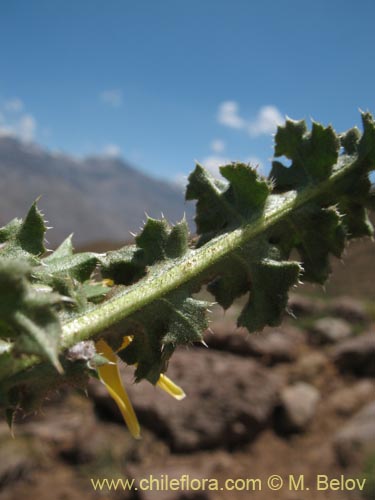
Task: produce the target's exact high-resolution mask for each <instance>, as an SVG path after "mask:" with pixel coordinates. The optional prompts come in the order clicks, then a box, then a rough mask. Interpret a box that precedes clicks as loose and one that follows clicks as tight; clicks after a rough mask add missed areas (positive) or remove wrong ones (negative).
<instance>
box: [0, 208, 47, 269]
mask: <svg viewBox="0 0 375 500" xmlns="http://www.w3.org/2000/svg"><path fill="white" fill-rule="evenodd" d="M46 229H47V228H46V225H45V222H44V219H43V216H42V214H41V212H40V211H39V209H38V208H37V205H36V202H34V203H33V205H32V206H31V208H30V210H29V212H28V214H27V216H26V218H25V220H24V221H22V220H21V219H13V220H12V221H11V222H10V223H9V224H7V225H6V226H5V227H3V228H1V229H0V243H3V245H2V247H1V250H0V256H1V257H10V258H23V259H26V260H28V261H29V262H30V263H36V262H38V260H37V258H36V257H38V256H41V255H42V254H43V253H44V252H45V247H44V234H45V232H46Z"/></svg>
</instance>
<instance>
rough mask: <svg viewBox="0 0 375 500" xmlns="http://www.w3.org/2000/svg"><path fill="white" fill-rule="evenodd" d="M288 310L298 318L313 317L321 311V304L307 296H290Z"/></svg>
mask: <svg viewBox="0 0 375 500" xmlns="http://www.w3.org/2000/svg"><path fill="white" fill-rule="evenodd" d="M288 309H289V310H290V311H291V312H292V314H294V316H296V317H297V318H299V317H301V316H313V315H314V314H317V313H318V312H319V311H320V310H321V304H320V303H319V302H318V301H316V300H314V299H311V298H309V297H306V296H305V295H297V294H290V297H289V300H288Z"/></svg>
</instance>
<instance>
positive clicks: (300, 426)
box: [275, 382, 320, 433]
mask: <svg viewBox="0 0 375 500" xmlns="http://www.w3.org/2000/svg"><path fill="white" fill-rule="evenodd" d="M319 399H320V394H319V391H318V390H317V389H316V388H315V387H313V386H312V385H310V384H306V383H305V382H299V383H297V384H294V385H291V386H288V387H285V388H284V389H283V390H282V391H281V395H280V406H279V408H278V410H277V412H276V419H277V420H276V423H275V424H276V428H277V430H278V431H279V432H281V433H290V432H301V431H304V430H305V429H306V428H307V426H308V424H309V423H310V421H311V420H312V418H313V417H314V415H315V411H316V406H317V403H318V401H319Z"/></svg>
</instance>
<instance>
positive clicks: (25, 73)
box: [0, 0, 375, 180]
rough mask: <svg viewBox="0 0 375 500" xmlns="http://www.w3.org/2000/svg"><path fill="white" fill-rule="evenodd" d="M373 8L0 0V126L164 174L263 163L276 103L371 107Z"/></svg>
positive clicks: (314, 112)
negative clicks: (232, 163) (197, 165)
mask: <svg viewBox="0 0 375 500" xmlns="http://www.w3.org/2000/svg"><path fill="white" fill-rule="evenodd" d="M374 19H375V2H374V1H373V0H361V1H357V2H352V1H351V0H350V1H349V0H341V1H336V0H325V1H322V0H315V1H314V2H311V1H303V0H298V1H295V0H289V1H283V0H278V1H270V0H262V1H251V0H231V1H224V0H189V1H187V0H185V1H179V0H137V1H135V0H133V1H128V0H122V1H121V0H102V1H98V0H76V1H72V0H29V1H27V0H13V1H6V0H1V1H0V52H1V72H0V131H2V133H3V134H4V133H11V134H16V135H18V136H20V137H21V138H23V140H25V141H30V140H31V141H35V142H36V143H39V144H41V145H43V146H45V147H47V148H49V149H50V150H54V151H55V150H58V151H64V152H65V153H69V154H73V155H77V156H84V155H91V154H107V155H113V156H115V155H118V154H120V155H121V156H123V157H124V158H125V159H127V160H128V161H130V162H131V163H133V164H134V165H136V166H139V167H140V168H141V169H143V170H144V171H146V172H148V173H150V174H152V175H154V176H157V177H164V178H169V179H170V180H173V179H178V178H180V176H182V175H184V174H185V175H186V174H188V172H189V171H190V170H191V169H192V168H193V167H194V161H195V160H198V161H201V162H203V163H205V164H206V165H207V166H208V167H210V168H211V169H212V170H214V169H215V168H216V165H217V163H220V162H225V161H227V160H242V161H253V162H255V163H260V164H261V166H262V168H263V170H264V171H265V172H266V171H267V169H268V168H269V159H270V157H271V156H272V133H273V132H274V130H275V126H276V125H275V124H276V123H277V122H279V121H280V120H282V119H283V117H284V116H285V115H288V116H290V117H292V118H296V119H300V118H306V119H310V118H313V119H315V120H317V121H321V122H323V123H325V124H328V123H332V124H333V125H334V127H335V128H336V129H337V130H338V131H342V130H345V129H347V128H349V127H351V126H353V125H354V124H357V125H360V119H359V113H358V108H362V109H369V110H370V111H372V112H375V94H374V90H375V64H374V56H373V50H374V47H375V30H374Z"/></svg>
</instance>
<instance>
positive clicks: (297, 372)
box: [290, 352, 329, 382]
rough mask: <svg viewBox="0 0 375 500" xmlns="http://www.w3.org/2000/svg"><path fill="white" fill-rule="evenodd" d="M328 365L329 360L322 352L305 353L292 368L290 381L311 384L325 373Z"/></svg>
mask: <svg viewBox="0 0 375 500" xmlns="http://www.w3.org/2000/svg"><path fill="white" fill-rule="evenodd" d="M328 363H329V360H328V358H327V356H326V355H325V354H324V353H323V352H310V353H307V354H305V355H304V356H302V357H301V358H300V359H299V360H298V361H297V363H296V364H295V366H293V367H292V370H291V373H290V380H291V381H292V382H297V381H303V382H313V381H315V380H316V378H318V377H319V376H321V375H322V374H323V373H324V372H325V370H326V368H327V365H328Z"/></svg>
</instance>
